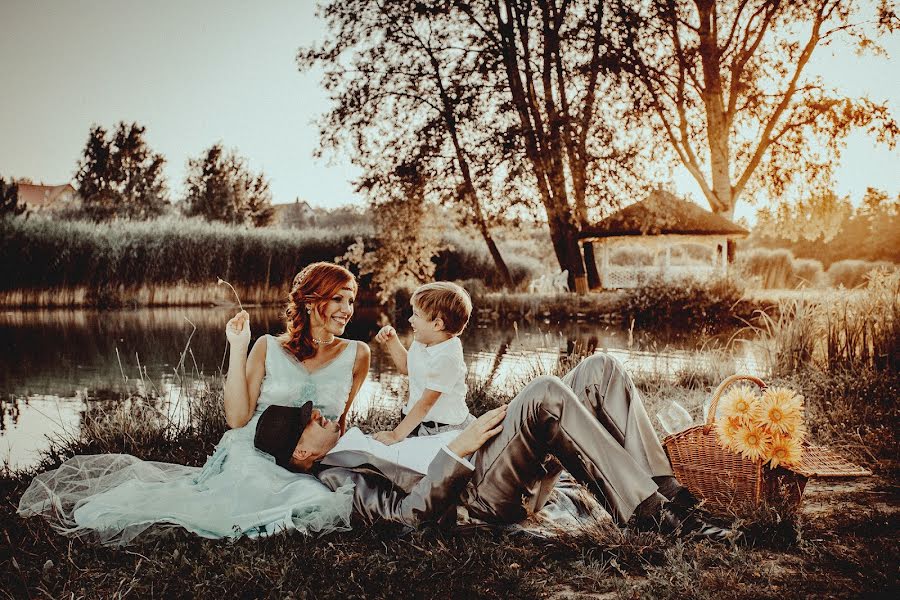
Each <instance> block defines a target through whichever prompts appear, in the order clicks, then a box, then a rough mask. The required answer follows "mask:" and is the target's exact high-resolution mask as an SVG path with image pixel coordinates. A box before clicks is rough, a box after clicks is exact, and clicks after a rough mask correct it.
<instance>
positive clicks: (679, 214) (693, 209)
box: [578, 190, 750, 240]
mask: <svg viewBox="0 0 900 600" xmlns="http://www.w3.org/2000/svg"><path fill="white" fill-rule="evenodd" d="M749 234H750V232H749V231H747V230H746V229H744V228H743V227H741V226H739V225H737V224H735V223H733V222H732V221H729V220H728V219H726V218H725V217H723V216H721V215H717V214H714V213H711V212H709V211H708V210H704V209H702V208H700V207H699V206H697V205H696V204H694V203H693V202H688V201H687V200H682V199H681V198H678V197H676V196H675V195H673V194H670V193H669V192H665V191H663V190H654V191H653V192H651V193H650V195H649V196H647V198H646V199H644V200H641V201H640V202H635V203H634V204H631V205H629V206H626V207H625V208H623V209H621V210H618V211H616V212H614V213H613V214H611V215H609V216H608V217H606V218H605V219H603V220H602V221H600V222H599V223H597V224H596V225H588V226H587V227H584V228H583V229H582V230H581V233H580V234H579V236H578V237H579V239H581V240H592V239H598V238H610V237H620V236H630V235H710V236H727V237H730V238H734V237H746V236H748V235H749Z"/></svg>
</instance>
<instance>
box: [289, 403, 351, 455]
mask: <svg viewBox="0 0 900 600" xmlns="http://www.w3.org/2000/svg"><path fill="white" fill-rule="evenodd" d="M340 437H341V429H340V426H339V425H338V424H337V422H335V421H329V420H328V419H326V418H325V417H324V416H322V413H321V412H320V411H319V409H318V408H314V409H313V411H312V416H311V417H310V420H309V423H307V424H306V429H304V430H303V435H301V436H300V441H298V442H297V447H296V448H294V453H293V455H292V461H293V462H294V463H296V464H298V465H300V466H303V467H305V468H309V466H311V465H312V463H313V462H315V461H317V460H319V459H321V458H322V457H324V456H325V455H326V454H328V452H329V451H330V450H331V449H332V448H334V447H335V445H337V443H338V439H340Z"/></svg>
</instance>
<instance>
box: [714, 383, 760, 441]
mask: <svg viewBox="0 0 900 600" xmlns="http://www.w3.org/2000/svg"><path fill="white" fill-rule="evenodd" d="M738 381H750V382H753V383H755V384H756V385H758V386H759V387H760V389H763V390H764V389H766V383H765V382H764V381H763V380H762V379H760V378H759V377H754V376H753V375H729V376H728V377H726V378H725V380H724V381H722V383H720V384H719V387H717V388H716V391H715V392H713V398H712V402H710V404H709V413H708V414H707V415H706V425H704V426H703V432H704V433H709V430H710V429H711V428H712V426H713V425H714V424H715V422H716V408H717V407H718V405H719V398H721V397H722V394H723V393H725V389H726V388H728V386H730V385H731V384H733V383H737V382H738Z"/></svg>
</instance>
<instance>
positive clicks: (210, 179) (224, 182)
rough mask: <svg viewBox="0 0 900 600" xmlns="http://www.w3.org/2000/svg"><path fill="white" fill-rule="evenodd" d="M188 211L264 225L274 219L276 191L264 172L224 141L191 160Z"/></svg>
mask: <svg viewBox="0 0 900 600" xmlns="http://www.w3.org/2000/svg"><path fill="white" fill-rule="evenodd" d="M186 184H187V194H186V196H185V199H184V203H185V208H184V212H185V214H187V215H191V216H193V215H200V216H202V217H204V218H205V219H206V220H208V221H222V222H224V223H246V224H250V225H254V226H256V227H261V226H264V225H268V224H269V223H271V222H272V219H273V218H274V216H275V210H274V209H273V208H272V193H271V191H270V190H269V182H268V181H267V180H266V178H265V177H264V176H263V174H262V173H259V174H254V173H252V172H251V171H250V169H249V167H248V166H247V163H246V161H245V160H244V159H243V158H242V157H240V156H238V155H237V153H236V152H234V151H233V150H226V149H225V148H224V147H223V146H222V144H220V143H219V144H214V145H212V146H211V147H210V148H209V149H208V150H207V151H206V152H205V153H204V154H203V155H202V156H201V157H199V158H192V159H189V160H188V174H187V178H186Z"/></svg>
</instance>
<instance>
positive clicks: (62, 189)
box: [17, 183, 81, 213]
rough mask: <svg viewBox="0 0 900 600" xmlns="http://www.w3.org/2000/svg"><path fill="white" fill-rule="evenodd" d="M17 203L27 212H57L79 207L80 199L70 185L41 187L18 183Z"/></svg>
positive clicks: (34, 184)
mask: <svg viewBox="0 0 900 600" xmlns="http://www.w3.org/2000/svg"><path fill="white" fill-rule="evenodd" d="M17 185H18V186H19V202H20V203H21V204H24V205H25V208H26V209H27V210H28V211H29V212H33V213H41V212H57V211H59V210H63V209H66V208H78V207H79V206H81V197H80V196H79V195H78V191H77V190H76V189H75V188H74V187H72V184H71V183H66V184H63V185H43V184H36V183H18V184H17Z"/></svg>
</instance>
